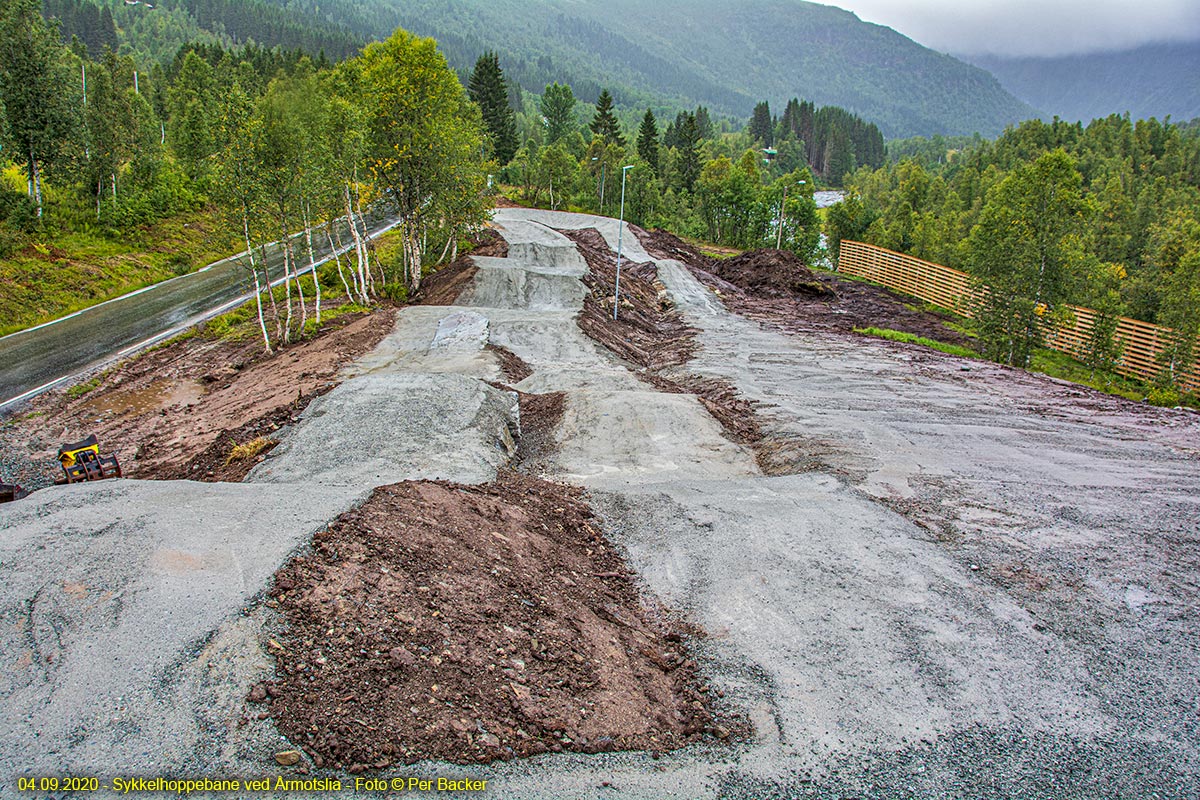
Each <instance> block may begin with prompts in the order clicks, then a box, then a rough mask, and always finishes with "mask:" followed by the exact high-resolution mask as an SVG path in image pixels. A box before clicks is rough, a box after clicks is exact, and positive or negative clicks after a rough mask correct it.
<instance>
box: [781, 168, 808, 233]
mask: <svg viewBox="0 0 1200 800" xmlns="http://www.w3.org/2000/svg"><path fill="white" fill-rule="evenodd" d="M806 183H808V181H796V185H797V186H803V185H804V184H806ZM787 190H788V185H787V184H786V183H785V184H784V185H783V200H782V202H780V203H779V227H778V228H777V229H776V230H775V249H776V250H782V249H783V208H784V206H786V205H787Z"/></svg>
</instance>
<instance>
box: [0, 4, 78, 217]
mask: <svg viewBox="0 0 1200 800" xmlns="http://www.w3.org/2000/svg"><path fill="white" fill-rule="evenodd" d="M40 6H41V4H40V2H39V0H4V2H3V3H2V4H0V108H2V109H3V111H4V124H3V126H0V135H2V136H3V140H2V142H0V143H3V144H4V145H5V149H6V150H7V151H8V152H10V153H12V154H13V155H12V157H13V159H15V160H19V161H20V162H21V163H22V164H23V166H24V167H25V177H26V180H27V181H28V182H29V187H30V195H31V197H32V198H33V202H34V206H35V208H36V214H37V216H38V217H39V218H40V217H41V216H42V208H43V193H42V180H43V174H44V173H45V172H51V173H53V172H54V170H55V169H57V168H59V167H60V166H63V165H64V162H66V161H67V160H68V156H69V154H70V152H71V150H72V146H73V144H74V142H75V141H77V140H78V139H79V137H80V135H81V129H80V120H79V112H78V107H77V106H76V104H75V103H74V102H73V98H72V96H71V92H70V89H69V88H68V87H70V86H71V85H72V78H71V72H72V71H73V67H74V63H73V62H74V56H73V55H72V54H71V53H70V52H69V51H68V50H67V49H66V48H64V47H62V46H61V45H60V44H59V43H58V41H57V37H56V34H55V32H54V31H53V30H52V29H51V28H50V27H48V26H47V25H46V23H45V21H44V20H43V19H42V16H41V13H40V10H41V9H40Z"/></svg>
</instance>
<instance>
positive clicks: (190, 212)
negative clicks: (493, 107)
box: [0, 0, 487, 347]
mask: <svg viewBox="0 0 1200 800" xmlns="http://www.w3.org/2000/svg"><path fill="white" fill-rule="evenodd" d="M41 10H42V9H41V4H40V3H39V2H38V1H37V0H5V2H4V3H3V4H0V108H2V109H3V114H4V115H3V118H2V120H0V121H2V123H3V124H2V125H0V134H2V136H3V139H2V141H0V143H2V144H3V150H2V151H0V152H2V155H3V156H4V157H5V160H4V162H2V163H0V167H3V179H2V180H0V274H2V275H3V280H4V283H5V287H6V288H5V291H4V292H3V294H2V295H0V327H3V328H7V329H9V330H11V329H13V328H16V327H20V326H23V325H28V324H31V323H34V322H37V321H41V320H43V319H46V318H49V317H54V316H56V315H58V314H61V313H64V312H66V311H69V310H71V309H72V308H74V307H79V306H80V305H87V304H90V303H92V302H97V301H99V300H103V299H105V297H106V296H111V295H112V294H117V293H120V292H121V291H125V290H128V289H129V288H132V287H133V286H134V285H138V284H139V283H145V282H153V281H156V280H161V279H162V278H165V277H169V275H171V274H172V273H174V274H179V273H182V272H186V271H188V270H189V269H193V268H196V267H199V266H202V265H203V264H204V263H205V262H204V261H198V260H195V259H194V258H193V257H194V256H196V255H206V256H208V255H212V256H216V255H224V254H228V253H230V252H236V250H238V249H242V248H245V249H246V250H247V251H248V252H249V254H250V255H249V256H248V257H247V259H246V260H247V267H248V269H247V276H248V278H251V279H252V283H253V285H254V286H256V287H259V288H265V287H266V286H267V285H269V284H270V282H271V281H272V280H276V279H279V278H281V277H283V278H285V281H284V285H285V287H286V288H285V296H284V297H282V298H280V300H279V302H276V298H275V295H274V294H272V293H265V299H263V300H262V302H263V304H264V306H266V317H265V318H264V320H263V324H262V333H263V337H264V339H265V340H266V343H267V346H268V347H270V346H271V342H272V341H274V342H275V343H278V342H279V341H280V340H282V341H283V342H284V343H286V342H287V341H288V340H289V339H290V338H293V337H295V336H297V335H300V334H301V333H302V332H303V331H304V330H306V325H305V323H306V322H307V321H308V318H309V316H310V311H311V314H312V315H313V316H315V317H316V318H317V319H319V317H320V313H321V311H320V308H321V306H320V304H321V289H322V284H325V289H326V290H327V291H332V292H339V293H340V292H341V291H342V290H343V289H344V291H345V294H346V295H348V296H349V298H350V299H353V300H358V301H362V302H366V301H368V300H369V299H370V298H372V297H375V296H377V295H378V294H390V295H402V294H404V293H405V292H406V291H408V290H410V289H412V288H414V287H416V286H418V285H419V282H420V277H421V269H422V266H424V265H425V264H426V262H428V261H430V260H433V261H436V260H437V258H438V255H437V253H435V254H434V255H433V257H432V259H431V258H430V256H429V254H428V253H426V252H425V248H426V247H429V248H430V249H432V248H434V247H437V248H439V250H438V253H440V254H441V255H442V257H446V256H448V255H452V254H453V253H454V251H455V247H456V243H457V242H458V241H459V239H460V238H461V237H462V236H464V235H466V234H467V233H469V232H470V231H471V230H473V229H475V228H476V227H478V226H479V225H480V224H481V223H482V220H483V218H484V211H485V208H486V207H487V201H486V200H485V199H484V197H483V188H484V179H485V175H486V164H485V162H484V151H485V148H484V141H483V130H482V120H481V118H480V114H479V110H478V108H477V107H476V106H475V105H474V104H472V103H471V102H470V101H469V99H468V97H467V95H466V92H465V91H464V90H463V88H462V86H461V85H460V84H459V83H458V81H457V77H456V76H455V74H454V72H453V71H452V70H450V69H449V67H448V65H447V64H446V62H445V59H444V58H443V56H442V55H441V54H440V53H439V52H438V51H437V49H436V43H435V42H433V41H432V40H430V39H421V38H417V37H413V36H412V35H411V34H408V33H407V32H405V31H397V32H396V33H394V34H392V35H391V36H390V37H388V38H387V39H386V40H385V41H384V42H377V43H373V44H371V45H369V46H367V47H366V48H365V49H364V50H363V51H362V52H361V53H358V54H356V55H355V56H354V57H353V58H350V59H347V60H345V61H342V62H341V63H339V64H337V65H336V66H334V65H331V64H330V63H329V62H328V61H326V60H324V59H322V58H320V57H318V58H316V59H315V60H314V59H313V58H310V57H309V56H308V55H305V54H303V53H301V52H299V51H298V50H283V49H280V48H276V49H266V48H264V47H261V46H257V45H254V46H246V47H242V48H238V49H226V48H224V47H222V46H221V45H220V44H217V43H212V44H205V43H193V44H190V45H188V46H187V47H185V48H183V49H181V50H180V51H178V52H177V53H176V54H175V55H174V57H173V58H172V59H170V60H169V62H168V63H167V64H165V65H162V64H157V63H154V64H146V63H144V62H139V61H138V60H137V59H136V58H135V57H133V56H131V55H117V54H116V53H114V52H113V51H112V50H111V49H109V48H108V47H105V45H107V44H108V43H107V42H101V48H102V54H101V55H100V56H99V57H98V58H95V59H93V58H92V57H91V56H90V55H89V53H90V47H88V46H85V45H84V44H83V43H82V42H81V41H80V42H76V46H74V47H68V46H66V45H65V44H63V43H62V40H61V36H60V33H59V31H58V30H57V29H56V26H55V25H53V24H47V23H46V22H45V21H44V19H43V17H42V15H41ZM158 10H159V9H153V10H152V11H158ZM105 16H106V15H104V14H103V11H102V12H101V14H100V15H99V17H98V18H99V19H100V21H101V24H100V27H99V28H98V29H97V30H99V31H100V33H101V34H103V32H104V30H105V28H104V25H103V22H104V19H105ZM80 18H81V17H80V16H79V15H78V14H77V15H76V19H77V20H78V19H80ZM87 19H89V20H91V19H94V17H90V16H89V17H88V18H87ZM267 22H268V25H269V24H271V23H270V22H269V21H267ZM119 25H120V22H119V20H118V21H117V26H118V29H119ZM84 32H85V33H87V32H88V31H87V30H85V31H84ZM80 39H82V36H81V37H80ZM371 202H383V203H386V204H387V206H388V207H389V208H390V210H391V211H392V212H393V213H394V214H395V215H397V216H398V218H399V220H400V226H399V228H398V231H399V240H400V242H399V245H400V246H399V247H397V248H395V249H396V253H397V256H396V258H395V260H393V261H386V262H381V261H379V260H378V259H376V258H375V256H374V254H373V253H372V252H371V247H370V245H369V243H368V242H367V241H366V240H365V237H364V235H363V234H364V231H365V222H364V221H363V209H364V207H365V206H366V205H367V204H369V203H371ZM339 217H341V218H345V219H348V220H349V221H350V224H349V226H348V228H339V227H335V226H332V225H331V224H330V223H332V222H333V221H334V220H336V219H338V218H339ZM164 228H166V229H171V228H174V229H177V230H189V229H194V230H197V231H199V232H200V234H201V242H200V243H197V242H196V241H195V240H194V239H192V238H189V237H188V236H183V237H182V241H174V242H172V241H161V240H160V239H159V234H160V233H161V232H162V230H163V229H164ZM342 231H347V232H346V233H342ZM294 234H299V235H298V236H295V235H294ZM343 236H348V237H349V238H348V239H347V240H345V241H343V242H338V243H339V244H348V245H352V246H353V247H352V250H351V252H352V253H353V255H352V256H351V257H350V259H349V263H346V264H343V262H342V261H339V262H337V264H336V267H337V270H336V272H330V271H329V270H326V271H325V273H323V280H322V281H320V282H316V283H314V282H313V281H312V280H311V278H310V279H307V288H306V287H305V282H302V281H300V280H299V278H298V275H299V273H300V272H302V271H304V269H305V268H306V267H309V266H311V264H312V258H313V255H312V254H313V242H314V240H321V239H328V240H330V243H331V244H332V243H334V242H333V241H332V240H333V239H334V238H335V237H336V238H341V237H343ZM214 243H215V244H214ZM269 245H270V246H273V247H276V248H278V249H279V250H280V251H281V252H282V253H283V256H284V269H283V271H284V275H283V276H280V275H272V274H270V272H269V270H268V267H267V263H266V261H265V260H264V259H263V258H261V257H260V255H261V254H262V252H263V248H265V247H267V246H269ZM213 246H216V247H219V248H222V249H224V252H223V253H221V252H218V253H212V252H211V250H210V249H204V248H211V247H213ZM197 247H199V249H196V248H197ZM189 248H190V249H189ZM343 266H345V267H347V269H346V271H343ZM314 291H315V292H316V296H315V297H313V296H312V292H314ZM314 300H315V305H313V304H312V301H314ZM268 319H269V320H270V322H268V321H267V320H268Z"/></svg>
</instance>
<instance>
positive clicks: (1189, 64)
mask: <svg viewBox="0 0 1200 800" xmlns="http://www.w3.org/2000/svg"><path fill="white" fill-rule="evenodd" d="M962 58H963V59H965V60H968V61H970V62H971V63H974V64H975V65H976V66H979V67H981V68H983V69H986V70H988V71H989V72H991V73H992V74H993V75H995V76H996V78H997V80H999V81H1000V84H1001V85H1002V86H1004V87H1005V88H1006V89H1007V90H1008V91H1009V92H1011V93H1012V94H1014V95H1015V96H1017V97H1019V98H1021V99H1022V100H1024V101H1025V102H1027V103H1029V104H1030V105H1031V106H1033V107H1035V108H1039V109H1041V110H1042V111H1043V112H1044V113H1045V114H1046V115H1047V116H1048V117H1049V116H1057V117H1059V118H1060V119H1064V120H1067V121H1070V122H1076V121H1081V122H1085V123H1086V122H1089V121H1090V120H1092V119H1098V118H1103V117H1106V116H1108V115H1109V114H1113V113H1118V114H1120V113H1125V112H1128V113H1129V115H1130V116H1131V117H1132V118H1133V119H1148V118H1150V117H1156V118H1158V119H1163V118H1164V117H1167V116H1171V117H1172V118H1174V119H1177V120H1181V121H1182V120H1189V119H1194V118H1196V117H1200V77H1197V76H1200V42H1190V43H1152V44H1147V45H1142V46H1141V47H1136V48H1132V49H1126V50H1113V51H1105V52H1099V53H1088V54H1082V55H1071V56H1055V57H1044V58H1037V57H1033V58H1030V57H1024V58H1004V57H999V56H986V55H980V56H962Z"/></svg>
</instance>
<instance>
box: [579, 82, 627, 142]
mask: <svg viewBox="0 0 1200 800" xmlns="http://www.w3.org/2000/svg"><path fill="white" fill-rule="evenodd" d="M588 127H589V128H590V129H591V131H592V133H593V134H595V135H596V136H599V137H600V138H601V139H603V140H604V141H605V142H607V143H609V144H615V145H616V146H617V147H624V146H625V135H624V134H623V133H621V123H620V122H618V121H617V117H616V115H615V114H613V98H612V95H611V94H609V93H608V89H605V90H604V91H602V92H600V98H599V99H598V100H596V114H595V116H593V117H592V122H591V124H590V125H589V126H588Z"/></svg>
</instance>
